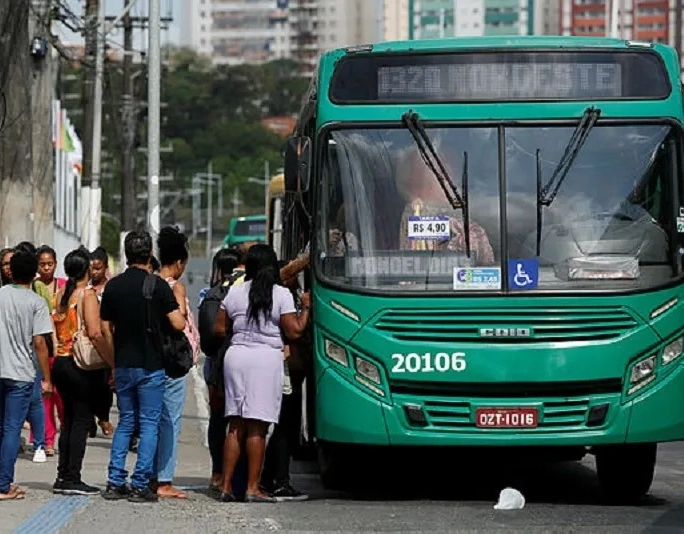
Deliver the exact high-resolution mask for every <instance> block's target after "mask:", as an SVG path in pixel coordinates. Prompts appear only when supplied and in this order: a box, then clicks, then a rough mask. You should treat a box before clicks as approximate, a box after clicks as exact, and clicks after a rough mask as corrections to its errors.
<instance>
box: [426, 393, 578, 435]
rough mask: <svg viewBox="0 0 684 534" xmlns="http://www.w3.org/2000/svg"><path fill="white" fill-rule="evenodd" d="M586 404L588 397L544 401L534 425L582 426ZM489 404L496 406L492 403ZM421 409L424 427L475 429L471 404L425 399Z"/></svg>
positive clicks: (554, 426)
mask: <svg viewBox="0 0 684 534" xmlns="http://www.w3.org/2000/svg"><path fill="white" fill-rule="evenodd" d="M589 403H590V401H589V399H588V398H576V399H563V400H553V401H545V402H543V403H541V406H540V408H539V422H538V424H537V427H536V428H537V429H547V430H552V429H558V430H562V429H569V428H578V427H583V426H585V425H586V422H587V414H588V411H589V406H590V404H589ZM493 404H494V405H496V402H493ZM523 406H524V404H523ZM537 406H538V405H537ZM423 409H424V411H425V414H426V416H427V422H428V428H429V427H431V428H432V429H434V430H449V429H453V430H457V429H464V428H475V407H473V406H472V405H471V403H470V402H468V401H465V400H462V401H457V400H454V401H446V400H425V401H424V402H423ZM509 430H510V429H509ZM523 430H524V429H523ZM530 430H534V429H530Z"/></svg>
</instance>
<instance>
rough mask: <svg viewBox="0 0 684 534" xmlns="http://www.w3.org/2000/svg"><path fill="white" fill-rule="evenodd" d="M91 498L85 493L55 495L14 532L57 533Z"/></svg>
mask: <svg viewBox="0 0 684 534" xmlns="http://www.w3.org/2000/svg"><path fill="white" fill-rule="evenodd" d="M90 499H91V497H89V496H85V495H69V496H60V497H54V498H53V499H52V500H50V501H49V502H48V503H47V504H45V505H44V506H43V507H42V508H40V509H39V510H38V511H36V512H35V513H34V514H33V515H32V516H31V517H29V518H28V519H27V520H26V521H24V522H23V523H22V524H21V525H19V526H18V527H17V528H15V529H14V530H13V531H12V534H35V533H36V532H40V534H57V533H58V532H59V531H60V530H61V529H62V528H64V527H65V526H66V525H67V524H68V523H69V521H71V518H72V517H73V516H74V514H75V513H76V512H77V511H78V510H80V509H81V508H83V507H84V506H85V505H86V504H87V503H88V501H89V500H90Z"/></svg>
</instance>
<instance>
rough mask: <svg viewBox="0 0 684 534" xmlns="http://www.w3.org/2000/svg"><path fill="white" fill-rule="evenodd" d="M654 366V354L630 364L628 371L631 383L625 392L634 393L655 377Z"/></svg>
mask: <svg viewBox="0 0 684 534" xmlns="http://www.w3.org/2000/svg"><path fill="white" fill-rule="evenodd" d="M655 367H656V357H655V356H649V357H648V358H645V359H643V360H639V361H638V362H636V363H635V364H634V365H632V369H631V371H630V373H629V383H630V384H633V385H632V387H631V388H629V391H628V392H627V393H634V392H635V391H637V390H639V389H641V388H642V387H644V386H645V385H646V384H648V383H649V382H651V381H652V380H653V379H654V378H655Z"/></svg>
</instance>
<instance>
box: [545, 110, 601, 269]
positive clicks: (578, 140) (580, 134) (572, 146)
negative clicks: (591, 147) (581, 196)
mask: <svg viewBox="0 0 684 534" xmlns="http://www.w3.org/2000/svg"><path fill="white" fill-rule="evenodd" d="M600 116H601V110H600V109H599V108H595V107H593V106H592V107H589V108H587V109H585V110H584V114H583V115H582V119H581V120H580V122H579V124H578V125H577V127H576V128H575V131H574V132H572V135H571V136H570V141H568V144H567V145H566V147H565V150H564V151H563V155H562V156H561V159H560V161H559V162H558V164H557V165H556V168H555V169H554V170H553V173H552V174H551V178H549V181H548V182H547V183H546V185H545V186H543V187H542V176H541V174H542V171H541V153H540V150H537V154H536V155H537V256H539V253H540V246H541V231H542V207H543V206H546V207H548V206H550V205H551V203H552V202H553V201H554V199H555V198H556V195H557V194H558V190H559V189H560V186H561V185H562V184H563V181H564V180H565V178H566V177H567V175H568V173H569V172H570V168H571V167H572V164H573V163H574V162H575V159H577V154H579V151H580V150H581V149H582V147H583V146H584V143H586V141H587V138H588V137H589V133H590V132H591V130H592V128H593V127H594V126H595V125H596V121H598V119H599V117H600Z"/></svg>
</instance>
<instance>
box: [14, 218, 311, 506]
mask: <svg viewBox="0 0 684 534" xmlns="http://www.w3.org/2000/svg"><path fill="white" fill-rule="evenodd" d="M157 248H158V258H159V259H158V260H157V258H155V257H154V256H153V243H152V238H151V236H150V235H149V234H148V233H146V232H131V233H129V234H128V235H127V236H126V239H125V243H124V250H125V257H126V262H127V269H126V270H125V271H124V272H122V273H121V274H119V275H117V276H114V277H112V276H111V273H110V271H109V265H108V255H107V253H106V251H105V250H104V249H102V248H98V249H96V250H95V251H92V252H89V251H88V250H86V249H85V248H83V247H81V248H78V249H76V250H73V251H71V252H69V253H68V254H67V255H66V257H65V258H64V265H63V270H64V273H65V274H66V278H58V277H56V276H55V273H56V271H57V254H56V252H55V251H54V250H53V249H52V248H50V247H48V246H41V247H40V248H36V247H35V246H34V245H32V244H31V243H28V242H23V243H20V244H19V245H17V246H16V247H14V248H12V249H3V250H2V251H0V267H1V270H0V275H1V277H0V501H5V500H15V499H23V498H25V496H26V490H25V489H23V488H21V487H20V486H18V485H16V484H14V471H15V464H16V461H17V458H18V454H19V453H20V451H21V450H22V449H24V448H25V447H26V446H31V447H32V448H33V461H34V462H38V463H44V462H46V461H47V458H48V457H51V456H55V454H58V456H59V458H58V462H57V476H56V480H55V482H54V484H53V492H54V493H56V494H64V495H95V494H100V493H101V494H102V496H103V497H104V498H105V499H108V500H119V499H127V500H129V501H131V502H154V501H156V500H158V498H160V497H169V498H181V499H184V498H187V497H188V495H187V494H186V493H185V492H184V491H181V490H180V489H178V488H176V487H175V486H174V485H173V480H174V474H175V469H176V463H177V449H178V442H179V438H180V432H181V419H182V413H183V406H184V403H185V396H186V382H187V380H186V379H187V374H188V372H189V370H190V368H191V367H192V366H194V365H196V364H198V362H199V358H200V354H201V352H204V354H205V356H206V359H205V364H204V377H205V380H206V382H207V385H208V388H209V404H210V414H211V415H210V420H209V428H208V442H209V451H210V456H211V463H212V474H211V479H210V488H211V489H212V490H214V491H215V492H216V494H217V498H218V500H220V501H221V502H233V501H236V500H241V501H246V502H278V501H283V500H304V499H306V498H307V496H306V495H304V494H302V493H301V492H299V491H297V490H296V489H294V488H293V487H292V486H291V485H290V477H289V471H290V467H289V464H290V450H291V446H292V440H293V439H296V437H295V438H293V433H292V429H293V428H297V424H298V421H295V420H294V418H293V414H294V413H296V408H295V407H294V406H293V404H294V403H293V402H292V401H291V400H290V399H291V397H292V391H293V388H296V387H298V385H299V386H301V383H300V382H301V376H302V374H301V373H298V372H297V371H296V370H297V369H301V368H302V367H304V366H305V364H304V363H302V361H303V360H305V359H306V356H305V355H304V353H305V352H306V351H303V350H301V344H300V343H298V340H301V338H302V336H305V335H306V332H307V330H308V329H307V327H308V322H309V312H310V306H311V303H310V298H309V295H308V293H301V292H300V291H299V290H298V289H299V288H298V284H297V274H298V272H300V271H301V270H302V269H303V268H304V267H305V266H306V264H307V263H308V255H305V256H302V257H300V258H298V259H297V260H295V261H293V262H290V263H286V262H280V263H279V262H278V260H277V257H276V254H275V252H274V251H273V249H272V248H271V247H270V246H268V245H265V244H254V243H250V244H246V245H243V246H242V247H240V249H236V250H228V249H222V250H220V251H219V252H218V253H217V254H216V256H215V257H214V260H213V267H212V274H211V285H210V287H208V288H205V289H204V290H202V291H201V292H200V295H199V302H198V304H197V306H196V307H195V309H193V306H192V305H191V304H190V300H189V298H188V296H187V291H186V287H185V285H184V284H183V282H182V281H181V280H180V279H181V277H182V275H183V273H184V271H185V268H186V265H187V262H188V258H189V252H188V242H187V238H186V236H185V235H183V234H182V233H181V232H179V231H178V230H177V229H175V228H172V227H167V228H164V229H162V230H161V232H160V234H159V237H158V240H157ZM195 314H197V315H198V318H199V321H198V322H196V320H195ZM183 358H185V359H186V360H187V362H185V361H184V360H183ZM179 366H180V367H179ZM179 368H180V369H181V371H180V372H179ZM291 369H294V370H295V372H294V373H291V372H290V370H291ZM114 394H116V401H117V408H118V424H117V426H116V429H115V428H114V427H113V426H112V424H111V422H110V417H109V415H110V411H111V407H112V405H113V398H114ZM23 426H28V427H29V428H30V436H29V443H28V444H27V445H26V446H25V445H24V444H22V438H21V430H22V427H23ZM98 426H99V428H100V429H101V431H102V433H103V435H104V436H106V437H112V444H111V453H110V461H109V466H108V479H107V483H106V488H105V489H104V491H102V490H100V489H99V488H97V487H94V486H91V485H89V484H87V483H85V482H84V481H83V480H82V478H81V469H82V465H83V459H84V456H85V453H86V446H87V440H88V438H89V437H94V436H95V435H96V434H97V428H98ZM269 427H271V428H272V429H273V430H272V432H271V433H270V439H268V440H267V436H268V434H269V432H268V431H269ZM57 434H59V441H58V443H55V438H56V436H57ZM267 443H268V445H267ZM55 445H57V447H55ZM131 451H133V452H136V453H137V459H136V463H135V468H134V471H133V473H132V475H131V476H130V479H129V474H128V472H127V471H126V458H127V455H128V453H129V452H131Z"/></svg>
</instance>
